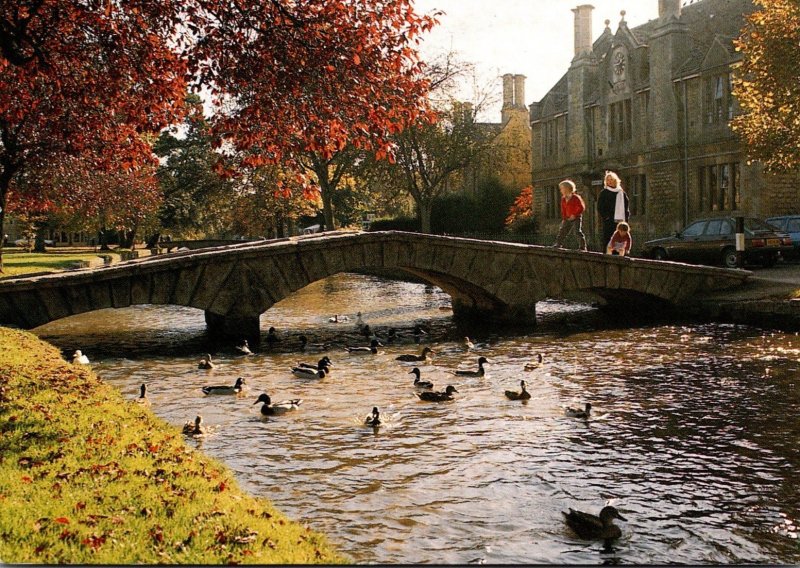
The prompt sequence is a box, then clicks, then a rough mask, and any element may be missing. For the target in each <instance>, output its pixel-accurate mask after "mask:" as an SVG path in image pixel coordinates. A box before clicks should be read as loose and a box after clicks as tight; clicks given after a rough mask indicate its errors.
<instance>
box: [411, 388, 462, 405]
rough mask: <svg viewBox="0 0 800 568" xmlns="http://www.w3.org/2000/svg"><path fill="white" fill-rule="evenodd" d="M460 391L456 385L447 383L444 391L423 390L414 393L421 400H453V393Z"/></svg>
mask: <svg viewBox="0 0 800 568" xmlns="http://www.w3.org/2000/svg"><path fill="white" fill-rule="evenodd" d="M454 392H458V391H457V390H456V387H454V386H453V385H447V388H446V389H444V392H442V391H422V392H417V393H414V394H416V395H417V396H418V397H419V399H420V400H425V401H427V402H445V401H447V400H453V393H454Z"/></svg>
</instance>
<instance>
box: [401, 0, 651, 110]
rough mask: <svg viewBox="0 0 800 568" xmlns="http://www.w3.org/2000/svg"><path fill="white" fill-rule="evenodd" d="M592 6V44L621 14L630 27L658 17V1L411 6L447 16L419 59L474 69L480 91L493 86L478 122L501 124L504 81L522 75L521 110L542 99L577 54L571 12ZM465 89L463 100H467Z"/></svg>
mask: <svg viewBox="0 0 800 568" xmlns="http://www.w3.org/2000/svg"><path fill="white" fill-rule="evenodd" d="M581 4H591V5H593V6H594V7H595V9H594V11H593V12H592V16H593V18H592V41H594V40H595V39H597V37H598V36H599V35H600V34H601V33H602V32H603V29H604V28H605V24H604V21H605V20H606V19H608V20H611V24H610V27H611V31H612V32H616V31H617V26H618V24H619V21H620V11H621V10H625V11H626V13H625V20H626V21H627V22H628V26H629V27H635V26H638V25H640V24H644V23H646V22H647V21H649V20H652V19H655V18H657V17H658V0H584V1H580V0H415V3H414V5H415V8H416V10H417V12H418V13H422V14H427V13H430V12H432V11H434V10H437V9H438V10H441V11H443V12H445V15H443V16H441V17H440V18H439V22H440V24H439V25H438V26H437V27H436V28H434V30H433V31H432V32H431V33H430V34H428V36H427V37H426V38H425V40H424V42H423V44H422V45H421V47H420V51H421V53H422V56H423V58H425V59H428V58H432V57H434V56H435V55H437V54H439V53H446V52H448V51H450V50H452V51H454V52H455V53H456V54H457V55H458V58H459V59H460V60H462V61H466V62H470V63H473V64H474V65H475V68H476V74H477V75H478V85H483V86H493V89H492V95H494V96H493V97H492V99H493V101H494V102H493V103H492V104H490V105H487V110H486V112H484V113H482V116H480V118H481V119H482V120H488V121H490V122H500V107H501V105H502V93H503V88H502V79H501V76H502V75H503V74H505V73H513V74H522V75H525V76H526V77H527V79H526V80H525V104H526V105H530V104H531V103H532V102H534V101H538V100H541V98H542V97H543V96H544V95H545V94H546V93H547V91H549V90H550V88H551V87H552V86H553V85H555V84H556V82H558V80H559V79H560V78H561V76H562V75H563V74H564V73H565V72H566V71H567V68H568V67H569V64H570V61H572V57H573V55H574V52H575V39H574V14H573V13H572V8H575V7H576V6H578V5H581ZM472 92H473V89H472V88H471V87H465V88H464V89H463V93H464V94H463V95H462V97H461V98H464V99H465V100H468V99H470V98H471V94H472Z"/></svg>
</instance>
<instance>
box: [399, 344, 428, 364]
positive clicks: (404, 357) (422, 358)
mask: <svg viewBox="0 0 800 568" xmlns="http://www.w3.org/2000/svg"><path fill="white" fill-rule="evenodd" d="M429 355H436V352H435V351H434V350H433V349H431V348H430V347H426V348H425V349H423V350H422V353H420V354H419V355H400V356H399V357H395V358H394V360H395V361H426V360H427V359H428V356H429Z"/></svg>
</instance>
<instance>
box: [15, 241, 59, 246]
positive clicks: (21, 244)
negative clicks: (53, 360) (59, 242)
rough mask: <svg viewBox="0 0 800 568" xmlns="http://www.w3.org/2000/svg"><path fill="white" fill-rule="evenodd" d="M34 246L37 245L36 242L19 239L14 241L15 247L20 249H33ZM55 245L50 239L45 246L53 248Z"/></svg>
mask: <svg viewBox="0 0 800 568" xmlns="http://www.w3.org/2000/svg"><path fill="white" fill-rule="evenodd" d="M34 244H35V243H34V241H29V240H28V239H17V240H16V241H14V245H15V246H18V247H27V246H31V247H32V246H33V245H34ZM53 244H54V243H53V241H51V240H50V239H45V240H44V245H45V246H48V247H51V246H53Z"/></svg>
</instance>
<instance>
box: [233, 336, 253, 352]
mask: <svg viewBox="0 0 800 568" xmlns="http://www.w3.org/2000/svg"><path fill="white" fill-rule="evenodd" d="M236 350H237V351H238V352H239V353H241V354H242V355H252V354H253V352H252V351H251V350H250V345H249V344H248V343H247V340H246V339H245V340H243V341H242V343H241V344H240V345H237V346H236Z"/></svg>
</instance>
